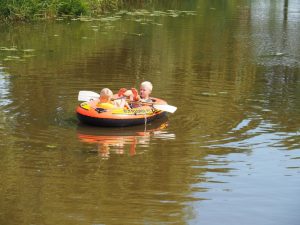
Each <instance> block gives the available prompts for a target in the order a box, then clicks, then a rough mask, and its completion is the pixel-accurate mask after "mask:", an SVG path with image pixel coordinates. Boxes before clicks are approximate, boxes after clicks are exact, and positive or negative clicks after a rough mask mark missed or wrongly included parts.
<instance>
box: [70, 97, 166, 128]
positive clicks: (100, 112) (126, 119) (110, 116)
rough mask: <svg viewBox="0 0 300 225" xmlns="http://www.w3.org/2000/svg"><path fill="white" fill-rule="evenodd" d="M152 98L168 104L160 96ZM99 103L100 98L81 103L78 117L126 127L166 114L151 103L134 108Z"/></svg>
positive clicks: (102, 123)
mask: <svg viewBox="0 0 300 225" xmlns="http://www.w3.org/2000/svg"><path fill="white" fill-rule="evenodd" d="M151 99H152V101H153V102H155V103H156V104H161V105H166V104H167V103H166V102H165V101H163V100H161V99H158V98H151ZM98 103H99V100H94V101H89V102H83V103H81V104H80V105H79V106H78V107H77V109H76V112H77V116H78V119H79V120H80V121H81V122H83V123H86V124H90V125H96V126H106V127H124V126H131V125H139V124H144V123H146V122H147V123H148V122H151V121H153V120H156V119H159V118H162V117H164V116H165V115H166V113H165V112H164V111H161V110H157V109H155V108H153V107H152V106H151V105H140V106H139V107H135V108H132V109H123V108H122V109H121V108H120V109H103V108H99V107H98V106H97V105H98Z"/></svg>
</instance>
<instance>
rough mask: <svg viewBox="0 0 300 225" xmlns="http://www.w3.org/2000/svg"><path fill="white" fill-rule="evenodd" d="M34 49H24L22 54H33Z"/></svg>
mask: <svg viewBox="0 0 300 225" xmlns="http://www.w3.org/2000/svg"><path fill="white" fill-rule="evenodd" d="M34 51H35V50H34V49H24V50H23V52H34Z"/></svg>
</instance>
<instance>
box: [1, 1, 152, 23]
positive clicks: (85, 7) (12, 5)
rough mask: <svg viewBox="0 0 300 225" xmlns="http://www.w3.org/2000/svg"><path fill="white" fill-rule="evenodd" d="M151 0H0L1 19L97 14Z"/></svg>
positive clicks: (23, 19) (13, 19)
mask: <svg viewBox="0 0 300 225" xmlns="http://www.w3.org/2000/svg"><path fill="white" fill-rule="evenodd" d="M143 2H149V0H148V1H147V0H0V20H2V21H3V20H7V21H32V20H37V19H51V18H56V17H59V16H62V15H67V16H73V17H76V16H80V15H89V16H95V15H99V14H102V13H104V12H107V11H113V10H117V9H119V8H121V7H123V6H124V5H126V4H127V5H128V4H135V3H143Z"/></svg>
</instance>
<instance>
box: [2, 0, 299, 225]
mask: <svg viewBox="0 0 300 225" xmlns="http://www.w3.org/2000/svg"><path fill="white" fill-rule="evenodd" d="M146 9H147V11H145V10H140V11H133V10H130V11H122V12H120V13H118V16H117V17H110V16H111V15H108V16H103V17H100V18H97V19H96V20H92V21H73V20H58V21H55V22H48V23H33V24H18V25H14V26H7V25H2V26H1V28H0V30H1V32H0V47H1V50H0V95H1V98H0V113H1V117H0V137H1V140H2V141H1V143H0V149H1V151H0V155H1V157H0V162H1V163H0V171H1V172H0V174H1V176H0V183H1V186H0V193H1V195H0V197H1V198H0V199H1V201H0V223H1V224H7V225H10V224H209V225H217V224H230V225H234V224H262V225H269V224H270V225H277V224H278V225H281V224H289V225H296V224H299V216H298V212H299V209H300V203H299V202H300V201H299V194H300V188H299V187H300V185H299V184H300V182H299V180H300V179H299V176H300V151H299V150H300V144H299V143H300V138H299V137H300V135H299V132H300V129H299V128H300V120H299V112H300V92H299V90H300V82H299V74H300V73H299V68H300V63H299V61H300V60H299V55H300V45H299V34H300V32H299V30H300V27H299V24H300V23H299V21H300V5H299V2H298V1H296V0H293V1H291V0H290V1H279V0H277V1H243V2H240V1H230V2H227V1H201V0H199V1H187V2H185V3H179V2H177V1H166V2H165V3H158V4H157V5H155V6H154V7H153V8H146ZM170 9H172V10H173V11H168V10H170ZM129 12H130V13H129ZM144 80H150V81H151V82H152V83H153V85H154V90H153V96H156V97H161V98H163V99H165V100H166V101H168V103H169V104H170V105H175V106H177V107H178V110H177V111H176V113H175V114H170V115H169V116H168V120H167V121H157V122H154V123H152V124H148V125H147V126H146V127H145V126H143V125H142V126H137V127H129V128H116V129H110V128H96V127H89V126H85V125H82V124H80V123H79V122H78V121H77V118H76V115H75V113H74V110H75V108H76V106H77V105H78V102H77V95H78V92H79V91H80V90H91V91H100V90H101V88H103V87H108V88H111V89H112V90H113V91H114V92H116V91H117V90H118V89H119V88H120V87H127V88H130V87H138V85H139V83H140V82H141V81H144Z"/></svg>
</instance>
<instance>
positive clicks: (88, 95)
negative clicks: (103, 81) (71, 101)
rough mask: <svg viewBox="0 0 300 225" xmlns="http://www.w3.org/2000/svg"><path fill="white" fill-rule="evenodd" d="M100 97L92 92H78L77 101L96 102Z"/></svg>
mask: <svg viewBox="0 0 300 225" xmlns="http://www.w3.org/2000/svg"><path fill="white" fill-rule="evenodd" d="M99 97H100V95H99V94H98V93H96V92H93V91H79V94H78V101H84V102H87V101H91V100H96V99H98V98H99Z"/></svg>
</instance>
